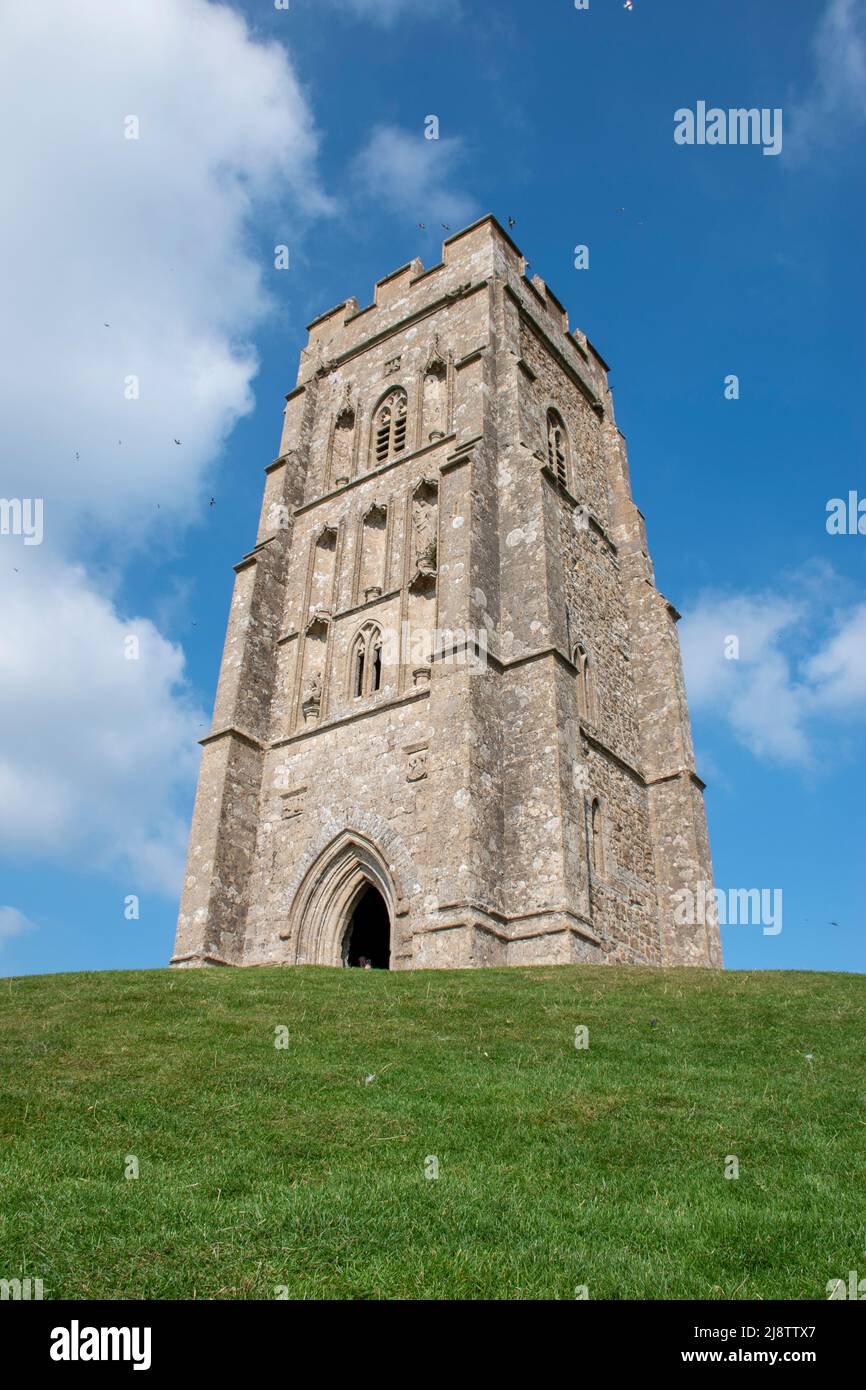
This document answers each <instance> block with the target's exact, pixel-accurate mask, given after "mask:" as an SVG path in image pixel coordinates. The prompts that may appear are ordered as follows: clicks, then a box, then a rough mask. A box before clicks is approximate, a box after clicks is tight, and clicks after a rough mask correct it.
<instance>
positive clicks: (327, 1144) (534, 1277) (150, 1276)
mask: <svg viewBox="0 0 866 1390" xmlns="http://www.w3.org/2000/svg"><path fill="white" fill-rule="evenodd" d="M864 1005H866V990H864V983H863V980H862V977H858V976H853V975H830V974H826V975H817V974H801V973H772V974H770V973H766V974H733V973H727V974H719V973H715V972H704V971H693V972H689V971H684V970H679V971H677V970H672V971H652V970H636V969H626V968H619V967H618V968H611V969H603V968H595V969H593V968H591V967H590V968H585V967H574V968H570V967H567V968H559V969H534V970H480V971H464V972H455V973H441V972H436V973H407V974H387V973H384V972H383V973H379V972H370V971H367V972H363V971H357V970H353V971H332V970H323V969H315V968H308V969H303V970H278V969H270V970H268V969H259V970H244V971H231V970H206V971H184V972H167V971H162V972H159V971H148V972H134V973H131V972H125V973H105V974H87V975H55V976H43V977H31V978H24V979H16V980H13V981H2V982H0V1067H2V1075H3V1085H2V1096H0V1278H2V1277H6V1278H12V1277H15V1276H21V1277H23V1276H24V1275H25V1274H28V1273H29V1274H31V1275H34V1276H41V1277H42V1278H43V1279H44V1281H45V1292H46V1297H52V1298H132V1297H145V1298H172V1297H174V1298H179V1297H197V1298H272V1297H274V1289H275V1287H276V1286H278V1285H284V1286H287V1287H288V1291H289V1296H290V1297H293V1298H294V1297H304V1298H317V1297H336V1298H377V1297H384V1298H485V1297H487V1298H506V1299H515V1298H538V1297H546V1298H573V1297H574V1294H575V1287H576V1286H577V1285H579V1284H587V1285H588V1286H589V1292H590V1297H592V1298H692V1297H698V1298H705V1297H709V1298H730V1297H737V1298H769V1297H783V1298H816V1297H818V1298H821V1297H826V1294H825V1284H826V1282H827V1280H828V1279H830V1278H835V1277H846V1276H847V1271H848V1270H849V1269H853V1268H858V1261H859V1266H862V1265H863V1240H864V1238H863V1216H864V1211H863V1202H862V1195H861V1193H862V1187H861V1183H862V1162H863V1158H862V1155H863V1140H864V1122H866V1106H864V1092H866V1087H864V1080H863V1075H864V1073H863V1032H864V1029H863V1021H864ZM652 1019H657V1020H658V1023H657V1026H656V1027H652V1026H651V1020H652ZM280 1024H285V1025H286V1026H287V1027H288V1030H289V1045H288V1048H287V1049H285V1050H277V1049H276V1048H275V1047H274V1029H275V1027H276V1026H277V1025H280ZM577 1024H586V1025H588V1026H589V1030H590V1047H589V1050H588V1051H577V1050H576V1049H575V1046H574V1031H575V1025H577ZM807 1053H811V1054H813V1060H812V1061H809V1060H807V1058H806V1056H805V1054H807ZM371 1073H375V1074H376V1075H375V1080H373V1081H370V1082H368V1083H365V1078H366V1077H367V1076H369V1075H370V1074H371ZM128 1154H135V1155H136V1156H137V1157H138V1159H139V1162H140V1177H139V1179H138V1181H127V1180H125V1179H124V1164H125V1158H126V1155H128ZM728 1154H736V1155H737V1156H738V1158H739V1161H740V1178H739V1180H737V1181H728V1180H726V1179H725V1177H724V1175H723V1174H724V1164H725V1157H726V1155H728ZM428 1155H435V1156H436V1157H437V1158H438V1160H439V1166H440V1167H439V1171H440V1176H439V1179H438V1181H429V1180H426V1179H425V1176H424V1161H425V1158H426V1157H427V1156H428Z"/></svg>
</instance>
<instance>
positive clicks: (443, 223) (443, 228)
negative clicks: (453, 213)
mask: <svg viewBox="0 0 866 1390" xmlns="http://www.w3.org/2000/svg"><path fill="white" fill-rule="evenodd" d="M439 225H440V226H441V228H442V230H443V231H444V232H450V231H451V228H450V227H449V226H448V223H447V222H441V223H440V224H439Z"/></svg>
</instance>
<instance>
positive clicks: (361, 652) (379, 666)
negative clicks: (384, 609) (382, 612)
mask: <svg viewBox="0 0 866 1390" xmlns="http://www.w3.org/2000/svg"><path fill="white" fill-rule="evenodd" d="M383 645H384V639H383V636H382V629H381V628H380V626H379V624H378V623H365V624H364V626H363V627H362V628H361V629H360V631H359V632H358V633H357V634H356V636H355V639H354V641H353V642H352V645H351V647H350V649H349V695H350V697H351V699H353V700H361V699H363V698H364V696H365V695H375V694H376V692H377V691H378V690H381V689H382V678H383V675H384V657H383V652H382V648H383Z"/></svg>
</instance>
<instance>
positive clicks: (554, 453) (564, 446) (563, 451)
mask: <svg viewBox="0 0 866 1390" xmlns="http://www.w3.org/2000/svg"><path fill="white" fill-rule="evenodd" d="M547 462H548V463H549V465H550V471H551V472H552V473H553V474H554V476H555V477H556V479H557V481H558V482H560V483H562V486H563V487H567V486H568V435H567V434H566V432H565V425H564V424H563V423H562V419H561V417H560V416H559V415H557V413H556V411H555V410H548V412H547Z"/></svg>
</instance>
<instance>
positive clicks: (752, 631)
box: [681, 576, 866, 766]
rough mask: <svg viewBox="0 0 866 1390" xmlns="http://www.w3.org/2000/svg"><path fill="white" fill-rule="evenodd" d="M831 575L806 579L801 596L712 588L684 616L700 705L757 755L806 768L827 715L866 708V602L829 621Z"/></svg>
mask: <svg viewBox="0 0 866 1390" xmlns="http://www.w3.org/2000/svg"><path fill="white" fill-rule="evenodd" d="M829 582H830V577H829V576H824V577H823V580H822V581H821V582H819V583H812V582H811V581H810V582H806V583H805V584H804V585H803V586H802V596H801V597H800V598H799V599H798V600H797V601H794V600H792V599H791V598H789V597H787V596H786V595H784V594H776V593H772V592H768V593H762V594H720V593H708V594H704V595H702V596H701V598H700V600H699V602H698V603H697V605H696V606H695V608H694V609H693V610H691V612H689V613H687V614H686V616H685V617H684V619H683V623H682V629H681V640H682V650H683V663H684V666H685V672H686V684H687V687H688V693H689V700H690V703H691V705H692V706H693V708H694V709H695V710H696V711H705V712H707V713H709V714H711V715H713V716H714V717H716V718H717V719H719V720H720V721H722V722H723V723H727V724H728V726H729V727H730V729H731V732H732V733H733V734H734V736H735V737H736V738H737V739H738V741H739V742H741V743H743V744H744V745H745V746H746V747H747V748H749V749H750V750H751V751H752V752H753V753H754V754H755V756H756V757H761V758H768V759H770V760H773V761H776V762H781V763H787V764H800V765H803V766H805V765H807V764H809V763H810V762H811V761H812V760H813V757H814V753H815V747H816V739H817V736H818V732H819V727H824V726H825V725H826V722H827V720H828V719H833V718H841V717H846V718H849V717H852V716H853V717H860V716H863V715H866V604H864V605H861V606H856V607H852V608H848V609H842V610H840V611H839V612H838V613H837V614H836V615H835V616H834V618H833V619H832V621H831V622H830V624H829V625H828V623H827V620H826V617H825V603H824V598H823V595H822V585H826V584H828V583H829ZM731 639H736V641H737V643H738V644H739V645H738V647H736V648H734V647H733V646H732V644H731ZM726 650H727V651H737V652H738V655H737V656H736V657H730V656H727V655H726Z"/></svg>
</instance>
